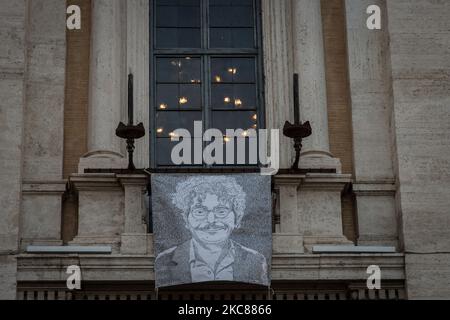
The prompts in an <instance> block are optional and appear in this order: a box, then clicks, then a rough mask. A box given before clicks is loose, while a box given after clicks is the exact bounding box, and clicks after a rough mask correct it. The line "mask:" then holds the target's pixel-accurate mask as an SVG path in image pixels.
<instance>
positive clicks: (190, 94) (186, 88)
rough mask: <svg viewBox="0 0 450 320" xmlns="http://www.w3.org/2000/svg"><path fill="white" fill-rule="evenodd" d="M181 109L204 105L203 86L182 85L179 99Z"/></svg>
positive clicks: (198, 107) (199, 107)
mask: <svg viewBox="0 0 450 320" xmlns="http://www.w3.org/2000/svg"><path fill="white" fill-rule="evenodd" d="M178 102H179V105H180V109H189V108H191V109H192V108H197V109H201V107H202V94H201V86H200V85H198V84H184V85H180V94H179V99H178Z"/></svg>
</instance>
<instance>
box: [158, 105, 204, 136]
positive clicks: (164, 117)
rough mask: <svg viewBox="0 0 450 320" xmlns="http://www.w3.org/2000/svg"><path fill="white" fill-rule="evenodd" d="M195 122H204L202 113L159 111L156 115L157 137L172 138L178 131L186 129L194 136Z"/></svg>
mask: <svg viewBox="0 0 450 320" xmlns="http://www.w3.org/2000/svg"><path fill="white" fill-rule="evenodd" d="M194 121H202V113H201V112H196V111H165V112H164V111H159V112H157V114H156V135H157V137H161V138H170V137H171V136H172V133H173V131H174V130H176V129H186V130H188V131H189V132H190V133H191V135H192V136H193V135H194Z"/></svg>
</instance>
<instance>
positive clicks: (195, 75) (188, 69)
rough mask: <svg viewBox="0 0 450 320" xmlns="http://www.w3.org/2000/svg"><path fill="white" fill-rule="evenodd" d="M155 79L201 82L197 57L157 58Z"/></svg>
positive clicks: (171, 81)
mask: <svg viewBox="0 0 450 320" xmlns="http://www.w3.org/2000/svg"><path fill="white" fill-rule="evenodd" d="M156 81H158V82H159V83H161V82H167V83H180V82H183V83H201V66H200V59H199V58H190V57H185V58H158V59H157V60H156Z"/></svg>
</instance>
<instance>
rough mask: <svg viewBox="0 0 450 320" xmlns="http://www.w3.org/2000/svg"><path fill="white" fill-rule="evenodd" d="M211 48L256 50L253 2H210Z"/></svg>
mask: <svg viewBox="0 0 450 320" xmlns="http://www.w3.org/2000/svg"><path fill="white" fill-rule="evenodd" d="M209 4H210V8H209V11H210V17H209V27H210V39H209V41H210V47H212V48H254V47H255V36H254V27H255V16H254V7H253V1H210V3H209Z"/></svg>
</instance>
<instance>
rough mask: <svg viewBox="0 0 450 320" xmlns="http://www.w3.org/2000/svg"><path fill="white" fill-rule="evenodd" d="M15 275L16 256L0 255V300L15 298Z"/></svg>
mask: <svg viewBox="0 0 450 320" xmlns="http://www.w3.org/2000/svg"><path fill="white" fill-rule="evenodd" d="M16 277H17V261H16V257H14V256H7V255H5V256H4V255H0V300H14V299H16V287H17V285H16Z"/></svg>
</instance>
